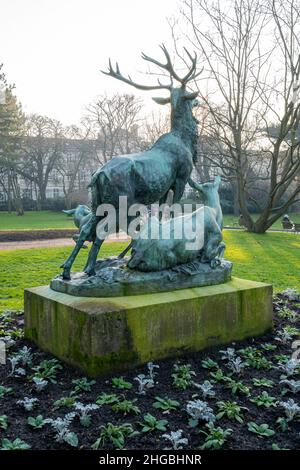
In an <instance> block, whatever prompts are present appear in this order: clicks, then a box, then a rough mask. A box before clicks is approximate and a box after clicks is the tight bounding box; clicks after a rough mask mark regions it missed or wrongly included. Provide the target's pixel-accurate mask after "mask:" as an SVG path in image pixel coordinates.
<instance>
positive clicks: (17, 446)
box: [0, 437, 31, 450]
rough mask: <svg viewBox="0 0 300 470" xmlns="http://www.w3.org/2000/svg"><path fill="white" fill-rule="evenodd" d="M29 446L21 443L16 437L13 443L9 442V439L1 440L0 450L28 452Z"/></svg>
mask: <svg viewBox="0 0 300 470" xmlns="http://www.w3.org/2000/svg"><path fill="white" fill-rule="evenodd" d="M30 447H31V446H30V445H29V444H27V443H26V442H24V441H22V439H19V438H18V437H17V438H16V439H15V440H14V441H10V440H9V439H5V438H4V439H2V444H1V448H0V450H28V449H30Z"/></svg>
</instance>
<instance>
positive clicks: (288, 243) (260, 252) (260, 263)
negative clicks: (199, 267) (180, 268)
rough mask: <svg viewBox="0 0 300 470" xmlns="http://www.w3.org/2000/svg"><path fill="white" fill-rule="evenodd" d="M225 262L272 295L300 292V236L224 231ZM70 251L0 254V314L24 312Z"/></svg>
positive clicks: (107, 247) (111, 250)
mask: <svg viewBox="0 0 300 470" xmlns="http://www.w3.org/2000/svg"><path fill="white" fill-rule="evenodd" d="M224 238H225V242H226V244H227V249H226V258H227V259H229V260H231V261H233V263H234V269H233V275H234V276H237V277H241V278H245V279H252V280H256V281H262V282H269V283H272V284H273V285H274V289H275V291H280V290H283V289H285V288H287V287H294V288H296V289H300V256H299V254H300V236H299V235H294V234H285V233H267V234H265V235H255V234H250V233H247V232H242V231H225V233H224ZM125 246H126V243H105V244H104V245H103V249H102V250H101V255H102V256H103V257H105V256H111V255H114V254H118V253H120V252H121V250H122V249H123V248H124V247H125ZM70 249H71V248H70V247H62V248H47V249H46V248H43V249H27V250H7V251H6V250H3V251H0V311H1V310H4V309H21V308H23V290H24V288H26V287H34V286H38V285H42V284H48V283H49V281H50V280H51V279H52V278H53V277H54V276H55V275H56V274H58V273H59V272H60V268H59V266H60V264H61V263H62V262H63V261H64V260H65V259H66V258H67V256H68V255H69V253H70ZM87 253H88V252H87V250H82V251H81V253H80V254H79V256H78V258H77V260H76V263H75V265H74V270H80V269H82V268H83V266H84V263H85V260H86V256H87Z"/></svg>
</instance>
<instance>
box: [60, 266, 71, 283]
mask: <svg viewBox="0 0 300 470" xmlns="http://www.w3.org/2000/svg"><path fill="white" fill-rule="evenodd" d="M61 268H63V272H62V273H61V276H62V278H63V279H65V280H66V281H70V279H71V273H70V269H69V268H66V267H65V266H64V265H63V264H62V265H61Z"/></svg>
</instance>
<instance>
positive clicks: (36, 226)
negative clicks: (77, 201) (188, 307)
mask: <svg viewBox="0 0 300 470" xmlns="http://www.w3.org/2000/svg"><path fill="white" fill-rule="evenodd" d="M254 217H257V215H254ZM290 218H291V220H293V221H294V222H296V223H300V213H297V214H296V213H295V214H290ZM224 225H225V226H227V227H238V217H235V216H234V215H224ZM73 227H74V224H73V219H72V217H67V216H66V215H65V214H63V213H62V212H53V211H40V212H36V211H32V212H26V213H25V215H24V216H22V217H19V216H17V215H16V214H14V213H12V214H9V213H8V212H0V230H47V229H66V228H73ZM272 228H275V229H281V221H280V220H277V222H275V224H273V226H272Z"/></svg>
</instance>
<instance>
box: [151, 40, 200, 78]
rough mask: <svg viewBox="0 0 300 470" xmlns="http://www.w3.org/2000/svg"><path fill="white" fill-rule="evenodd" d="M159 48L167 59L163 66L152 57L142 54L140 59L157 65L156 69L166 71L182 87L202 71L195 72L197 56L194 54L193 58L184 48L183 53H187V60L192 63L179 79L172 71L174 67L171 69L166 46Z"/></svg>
mask: <svg viewBox="0 0 300 470" xmlns="http://www.w3.org/2000/svg"><path fill="white" fill-rule="evenodd" d="M160 48H161V49H162V51H163V53H164V54H165V57H166V59H167V63H166V64H163V63H162V62H158V60H156V59H152V57H149V56H147V55H146V54H144V53H142V58H143V59H144V60H147V61H148V62H152V63H153V64H155V65H157V66H158V67H160V68H162V69H164V70H166V71H167V72H168V73H169V74H170V76H171V78H174V79H175V80H177V81H178V82H180V83H181V84H182V85H183V86H184V85H186V84H187V82H189V81H190V80H193V79H194V78H196V77H198V75H200V73H201V72H202V70H201V71H200V72H197V71H196V70H197V69H196V67H197V54H196V52H195V53H194V57H193V56H192V55H191V54H190V53H189V51H188V50H187V49H186V48H184V50H185V52H186V53H187V55H188V56H189V59H190V60H191V62H192V65H191V68H190V70H189V71H188V72H187V74H186V75H185V76H184V77H183V78H180V77H179V75H178V74H177V73H176V72H175V70H174V67H173V65H172V61H171V57H170V54H169V52H168V50H167V48H166V46H165V45H164V44H162V45H161V46H160Z"/></svg>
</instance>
